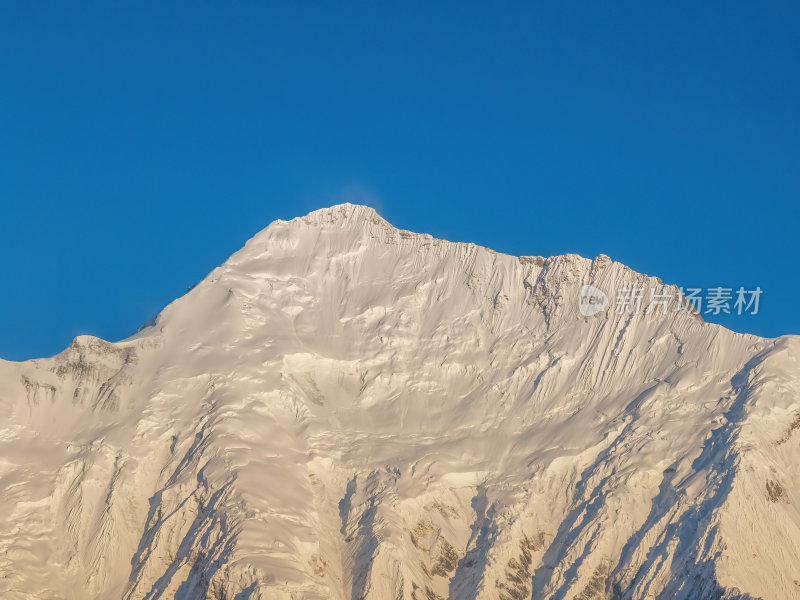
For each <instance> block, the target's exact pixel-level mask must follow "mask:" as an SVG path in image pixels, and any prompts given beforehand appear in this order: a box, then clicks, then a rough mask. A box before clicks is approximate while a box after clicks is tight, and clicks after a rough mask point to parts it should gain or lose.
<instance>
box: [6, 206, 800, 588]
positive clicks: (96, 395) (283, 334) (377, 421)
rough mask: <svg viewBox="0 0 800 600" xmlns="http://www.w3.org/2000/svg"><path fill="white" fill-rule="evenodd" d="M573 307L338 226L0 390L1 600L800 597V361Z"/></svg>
mask: <svg viewBox="0 0 800 600" xmlns="http://www.w3.org/2000/svg"><path fill="white" fill-rule="evenodd" d="M587 285H591V286H594V287H596V288H598V289H606V290H610V289H621V288H625V287H629V288H630V287H646V288H647V287H651V286H659V287H661V286H662V282H661V281H660V280H658V279H657V278H654V277H648V276H646V275H643V274H640V273H636V272H634V271H632V270H631V269H629V268H628V267H626V266H625V265H623V264H620V263H618V262H615V261H612V260H611V259H610V258H608V257H607V256H603V255H601V256H598V257H596V258H594V259H587V258H582V257H580V256H577V255H564V256H555V257H550V258H544V257H535V256H529V257H525V256H523V257H514V256H509V255H505V254H500V253H497V252H494V251H492V250H489V249H487V248H482V247H479V246H476V245H473V244H465V243H452V242H447V241H443V240H439V239H436V238H433V237H431V236H429V235H424V234H417V233H411V232H408V231H402V230H398V229H396V228H395V227H393V226H392V225H390V224H389V223H387V222H386V221H385V220H384V219H383V218H381V217H380V216H379V215H378V214H377V213H376V212H375V211H374V210H373V209H371V208H369V207H365V206H356V205H351V204H343V205H338V206H334V207H331V208H326V209H322V210H318V211H315V212H312V213H310V214H308V215H306V216H305V217H300V218H297V219H293V220H290V221H276V222H274V223H272V224H271V225H269V226H268V227H267V228H266V229H264V230H263V231H261V232H260V233H258V234H257V235H255V236H254V237H253V238H252V239H250V240H249V241H248V242H247V243H246V245H245V246H244V247H243V248H242V249H241V250H240V251H238V252H237V253H235V254H234V255H233V256H231V257H230V258H229V259H228V260H227V261H226V262H225V263H224V264H223V265H221V266H220V267H218V268H216V269H214V270H213V271H212V272H211V273H209V275H208V276H207V277H206V278H205V279H203V281H201V282H200V283H199V284H198V285H196V286H195V287H193V288H192V289H191V290H190V291H189V292H188V293H187V294H186V295H184V296H183V297H181V298H179V299H177V300H175V301H174V302H173V303H172V304H170V305H169V306H167V307H166V308H165V309H164V310H163V311H162V312H161V313H160V314H159V315H158V317H157V318H156V319H155V320H154V321H153V322H152V323H151V324H149V326H147V327H144V328H142V329H141V330H140V331H139V332H137V333H136V334H135V335H133V336H132V337H130V338H128V339H126V340H123V341H120V342H116V343H110V342H106V341H103V340H101V339H98V338H94V337H90V336H79V337H77V338H76V339H75V340H74V341H73V342H72V343H71V344H70V345H69V347H68V348H66V349H65V350H64V351H63V352H61V353H59V354H57V355H56V356H53V357H51V358H46V359H35V360H29V361H25V362H7V361H0V410H1V411H2V414H3V419H2V422H0V490H2V495H0V598H3V600H86V599H97V600H145V599H146V600H156V599H159V600H166V599H170V600H172V599H178V600H194V599H201V598H207V599H213V600H255V599H260V600H266V599H270V600H271V599H279V600H300V599H304V600H305V599H309V600H317V599H319V600H322V599H335V600H361V599H363V600H367V599H370V600H439V599H445V598H451V599H458V600H478V599H497V600H521V599H544V598H547V599H551V598H552V599H563V600H573V599H574V600H591V599H598V600H599V599H612V598H613V599H620V600H621V599H649V598H658V599H672V598H676V599H685V600H698V599H699V600H706V599H709V600H710V599H715V600H716V599H752V598H761V599H763V600H777V599H793V598H798V597H800V512H799V511H798V507H800V474H798V470H797V468H796V464H797V460H798V458H800V362H798V361H800V338H798V337H796V336H784V337H780V338H775V339H765V338H759V337H756V336H753V335H746V334H740V333H734V332H732V331H730V330H727V329H725V328H723V327H721V326H718V325H714V324H710V323H707V322H704V321H703V319H702V318H701V317H700V316H699V315H698V314H696V313H693V312H692V311H683V312H675V313H672V312H670V313H669V314H662V313H660V312H658V311H652V312H649V313H648V312H643V313H641V314H617V313H616V312H615V311H614V310H613V307H608V308H606V309H605V310H602V311H598V312H597V314H593V315H591V316H583V315H582V314H581V313H580V312H579V310H578V305H577V298H578V295H579V292H580V290H581V288H582V287H583V286H587ZM668 287H669V289H671V290H673V291H675V292H677V288H673V287H670V286H668Z"/></svg>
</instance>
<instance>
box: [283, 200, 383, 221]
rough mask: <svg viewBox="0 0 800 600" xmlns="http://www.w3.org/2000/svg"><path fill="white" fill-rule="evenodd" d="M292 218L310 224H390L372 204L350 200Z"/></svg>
mask: <svg viewBox="0 0 800 600" xmlns="http://www.w3.org/2000/svg"><path fill="white" fill-rule="evenodd" d="M292 220H293V221H296V220H300V221H303V222H305V223H309V224H312V223H314V224H332V223H339V224H349V223H372V224H376V225H377V224H382V225H388V223H387V222H386V220H385V219H383V218H382V217H381V216H380V215H379V214H378V212H377V211H376V210H375V209H374V208H372V207H371V206H366V205H363V204H351V203H350V202H345V203H343V204H334V205H333V206H329V207H327V208H320V209H317V210H313V211H311V212H310V213H308V214H307V215H306V216H304V217H298V218H296V219H292Z"/></svg>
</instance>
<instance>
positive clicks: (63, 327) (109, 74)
mask: <svg viewBox="0 0 800 600" xmlns="http://www.w3.org/2000/svg"><path fill="white" fill-rule="evenodd" d="M164 4H169V6H164ZM112 5H113V6H112ZM556 5H559V6H556ZM0 55H1V56H2V57H3V59H2V60H0V207H2V213H0V214H2V220H0V224H1V225H0V226H2V236H0V277H2V281H3V291H4V293H3V294H2V295H0V357H3V358H6V359H13V360H20V359H25V358H31V357H35V356H47V355H51V354H54V353H56V352H58V351H59V350H61V349H62V348H63V347H64V346H66V345H67V344H68V343H69V341H70V340H71V339H72V337H74V336H75V335H78V334H81V333H89V334H93V335H97V336H101V337H103V338H105V339H111V340H116V339H120V338H123V337H126V336H127V335H129V334H131V333H132V332H134V331H135V330H136V328H137V327H138V326H139V325H140V324H141V323H143V322H144V321H147V320H148V319H150V318H151V317H153V316H154V315H155V314H156V313H157V312H158V311H159V309H160V308H161V307H162V306H164V305H165V304H167V303H169V302H170V301H171V300H172V299H174V298H175V297H177V296H179V295H181V294H182V293H184V292H185V291H186V288H187V287H188V286H189V285H191V284H193V283H195V282H196V281H197V280H199V279H200V278H202V277H203V276H204V275H205V274H206V273H207V272H208V271H210V270H211V269H212V268H214V267H215V266H216V265H218V264H220V263H221V262H223V261H224V260H225V259H226V257H227V256H228V255H230V254H231V253H232V252H234V251H235V250H237V249H238V248H239V247H240V246H241V245H242V244H243V243H244V242H245V240H246V239H247V238H249V237H250V236H251V235H253V234H254V233H255V232H257V231H258V230H260V229H261V228H263V227H264V226H266V225H267V224H268V223H269V222H270V221H272V220H274V219H276V218H289V217H293V216H297V215H300V214H304V213H306V212H308V211H310V210H313V209H315V208H319V207H322V206H326V205H330V204H333V203H336V202H341V201H345V200H348V201H354V202H364V203H370V204H373V205H374V206H375V207H376V208H377V209H378V210H379V211H380V212H381V213H382V214H383V216H384V217H386V218H387V219H388V220H389V221H390V222H392V223H393V224H394V225H396V226H398V227H402V228H405V229H412V230H415V231H423V232H428V233H431V234H434V235H436V236H439V237H444V238H447V239H451V240H458V241H472V242H476V243H479V244H482V245H485V246H489V247H492V248H494V249H496V250H499V251H503V252H508V253H512V254H536V255H545V256H548V255H553V254H561V253H566V252H575V253H579V254H582V255H585V256H590V257H591V256H595V255H597V254H599V253H601V252H602V253H605V254H608V255H610V256H611V257H612V258H614V259H616V260H620V261H622V262H625V263H626V264H628V265H630V266H631V267H633V268H635V269H636V270H639V271H642V272H645V273H648V274H651V275H658V276H660V277H662V278H663V279H664V280H665V281H667V282H670V283H676V284H678V285H685V286H698V287H712V286H718V285H723V286H728V287H738V286H739V285H743V286H746V287H754V286H756V285H759V286H761V287H762V289H763V290H764V292H763V296H762V298H761V307H760V313H759V314H758V315H756V316H752V315H746V316H735V317H729V318H727V319H723V320H722V321H720V322H723V323H724V324H726V325H727V326H729V327H731V328H733V329H735V330H738V331H749V332H753V333H757V334H761V335H767V336H776V335H779V334H782V333H800V311H798V307H797V299H798V295H799V294H800V282H798V279H797V273H798V269H797V265H798V246H799V244H798V226H800V209H799V208H798V202H797V200H798V192H800V151H799V148H798V143H800V116H799V115H800V111H798V106H800V93H798V92H799V86H800V84H799V83H798V65H800V10H799V9H798V8H797V5H792V3H778V2H775V3H768V4H763V3H761V4H756V3H752V2H750V3H745V2H724V3H714V2H708V3H696V2H691V3H690V2H670V3H658V4H657V3H650V2H648V3H642V2H623V3H599V2H571V3H546V4H545V3H541V4H537V3H521V2H520V3H506V2H503V3H471V2H452V3H445V2H441V3H418V4H417V3H385V2H364V3H341V2H338V3H333V2H331V3H316V2H304V3H297V2H286V3H271V2H236V3H211V2H191V3H189V2H184V3H181V2H175V3H155V2H152V3H151V2H135V3H134V2H120V3H117V2H115V3H88V2H52V3H50V2H36V3H33V2H4V3H2V4H0Z"/></svg>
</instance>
